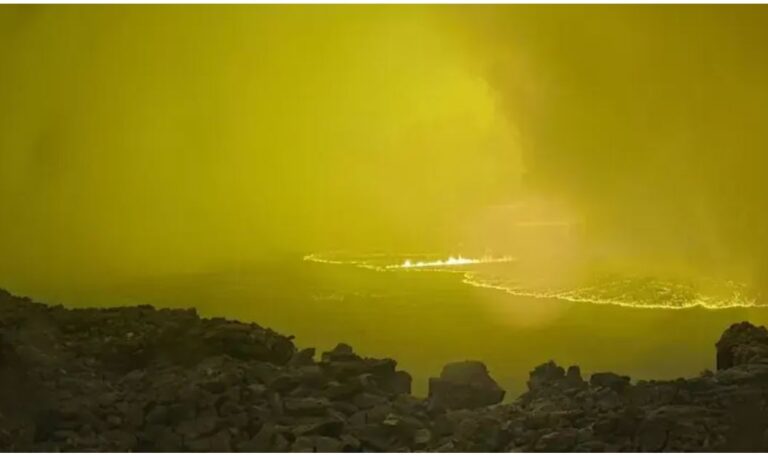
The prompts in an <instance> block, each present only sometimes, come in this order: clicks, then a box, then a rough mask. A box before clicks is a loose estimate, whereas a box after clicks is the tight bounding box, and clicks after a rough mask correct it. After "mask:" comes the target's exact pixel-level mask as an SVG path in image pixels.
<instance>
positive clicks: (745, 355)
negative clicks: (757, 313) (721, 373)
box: [715, 321, 768, 370]
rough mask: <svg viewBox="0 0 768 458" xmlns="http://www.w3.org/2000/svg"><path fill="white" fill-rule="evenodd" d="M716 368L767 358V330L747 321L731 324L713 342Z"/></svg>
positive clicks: (727, 367) (726, 367) (721, 368)
mask: <svg viewBox="0 0 768 458" xmlns="http://www.w3.org/2000/svg"><path fill="white" fill-rule="evenodd" d="M715 347H716V348H717V370H723V369H729V368H731V367H734V366H739V365H742V364H747V363H751V362H755V361H758V360H762V359H768V330H766V329H765V327H764V326H755V325H753V324H752V323H749V322H747V321H744V322H741V323H736V324H733V325H731V326H730V327H729V328H728V329H726V330H725V332H723V335H722V336H721V337H720V340H718V341H717V344H715Z"/></svg>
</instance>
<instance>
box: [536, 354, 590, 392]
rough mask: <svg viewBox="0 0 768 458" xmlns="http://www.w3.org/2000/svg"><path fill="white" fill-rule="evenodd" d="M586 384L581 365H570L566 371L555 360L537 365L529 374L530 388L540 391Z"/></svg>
mask: <svg viewBox="0 0 768 458" xmlns="http://www.w3.org/2000/svg"><path fill="white" fill-rule="evenodd" d="M583 385H584V379H582V377H581V369H580V368H579V366H570V367H569V368H568V370H567V371H566V370H565V369H563V368H562V367H560V366H558V365H557V364H556V363H555V362H554V361H548V362H546V363H544V364H541V365H539V366H536V367H535V368H534V369H533V370H532V371H531V372H530V373H529V374H528V390H529V391H530V392H538V391H542V390H547V389H558V390H559V389H566V388H577V387H581V386H583Z"/></svg>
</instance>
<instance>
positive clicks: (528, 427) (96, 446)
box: [0, 290, 768, 452]
mask: <svg viewBox="0 0 768 458" xmlns="http://www.w3.org/2000/svg"><path fill="white" fill-rule="evenodd" d="M717 369H718V370H717V372H715V373H712V372H709V371H705V372H703V373H702V374H701V375H700V376H698V377H694V378H689V379H677V380H671V381H638V382H636V383H632V381H631V380H630V378H629V377H626V376H622V375H618V374H614V373H610V372H603V373H594V374H591V376H590V377H589V378H588V379H585V378H584V377H583V376H582V374H581V371H580V370H579V368H578V367H577V366H572V367H569V368H567V369H566V368H562V367H560V366H558V365H557V364H556V363H554V362H551V361H550V362H548V363H545V364H542V365H540V366H538V367H536V368H535V369H534V370H533V371H531V373H530V378H529V381H528V392H526V393H525V394H523V395H522V396H520V397H519V398H518V399H516V400H513V401H512V402H510V403H506V404H501V401H502V399H503V397H504V391H503V390H502V389H501V388H500V387H499V386H498V384H497V383H496V382H495V381H494V380H493V379H492V378H491V376H490V374H489V373H488V370H487V368H486V367H485V365H484V364H483V363H481V362H476V361H464V362H456V363H451V364H448V365H446V366H445V368H444V370H443V371H442V373H441V374H440V376H439V377H435V378H432V379H430V381H429V396H428V397H427V398H426V399H423V398H418V397H414V396H412V395H411V394H410V393H411V377H410V375H408V374H407V373H406V372H404V371H400V370H398V369H397V363H396V362H395V361H394V360H392V359H374V358H365V357H362V356H360V355H357V354H356V353H355V352H354V351H353V349H352V347H350V346H349V345H346V344H339V345H337V346H336V347H335V348H333V349H332V350H330V351H327V352H323V353H322V354H320V355H319V357H318V355H316V354H315V350H314V349H311V348H307V349H301V350H299V349H297V348H296V347H295V345H294V344H293V342H292V339H291V337H286V336H282V335H280V334H278V333H276V332H274V331H272V330H270V329H267V328H263V327H261V326H259V325H257V324H253V323H251V324H246V323H240V322H237V321H231V320H226V319H222V318H213V319H202V318H200V317H198V316H197V314H196V312H195V311H194V310H192V309H189V310H167V309H155V308H153V307H151V306H136V307H119V308H108V309H77V310H67V309H64V308H63V307H61V306H55V307H50V306H46V305H43V304H39V303H35V302H33V301H31V300H29V299H26V298H18V297H14V296H12V295H11V294H9V293H7V292H5V291H2V290H0V451H112V452H119V451H190V452H197V451H222V452H226V451H242V452H258V451H274V452H284V451H299V452H338V451H374V452H376V451H398V452H399V451H402V452H406V451H444V452H449V451H477V452H484V451H541V452H567V451H584V452H587V451H766V450H768V415H766V413H768V412H767V411H766V409H768V331H766V329H765V328H764V327H756V326H753V325H751V324H750V323H739V324H734V325H733V326H731V327H730V328H729V329H727V330H726V331H725V332H724V334H723V336H722V338H721V339H720V341H719V342H718V343H717Z"/></svg>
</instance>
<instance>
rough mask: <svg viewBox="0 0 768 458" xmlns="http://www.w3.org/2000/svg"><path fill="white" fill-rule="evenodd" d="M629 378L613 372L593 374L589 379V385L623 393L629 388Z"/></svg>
mask: <svg viewBox="0 0 768 458" xmlns="http://www.w3.org/2000/svg"><path fill="white" fill-rule="evenodd" d="M629 381H630V378H629V377H628V376H626V375H618V374H614V373H613V372H595V373H594V374H592V376H591V377H590V378H589V384H590V385H592V386H594V387H602V388H609V389H611V390H613V391H615V392H617V393H621V392H623V391H624V390H625V389H626V388H627V387H628V386H629Z"/></svg>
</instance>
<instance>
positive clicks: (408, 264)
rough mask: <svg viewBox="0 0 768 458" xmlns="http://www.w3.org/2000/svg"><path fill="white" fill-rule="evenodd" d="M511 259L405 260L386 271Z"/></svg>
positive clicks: (454, 258)
mask: <svg viewBox="0 0 768 458" xmlns="http://www.w3.org/2000/svg"><path fill="white" fill-rule="evenodd" d="M513 260H514V259H513V258H510V257H503V258H490V257H484V258H481V259H472V258H465V257H462V256H461V255H459V256H458V257H453V256H451V257H449V258H448V259H440V260H437V261H411V260H410V259H406V260H405V261H403V263H402V264H395V265H391V266H387V269H425V268H426V269H428V268H431V267H453V266H466V265H471V264H489V263H495V262H510V261H513Z"/></svg>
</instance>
